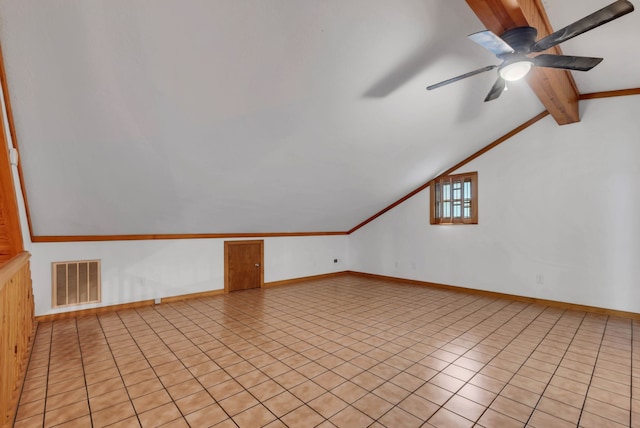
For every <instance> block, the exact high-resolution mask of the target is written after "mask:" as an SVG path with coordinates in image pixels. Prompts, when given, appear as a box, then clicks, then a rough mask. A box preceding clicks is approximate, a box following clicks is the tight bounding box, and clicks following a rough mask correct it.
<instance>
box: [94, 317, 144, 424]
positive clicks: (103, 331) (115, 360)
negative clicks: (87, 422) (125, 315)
mask: <svg viewBox="0 0 640 428" xmlns="http://www.w3.org/2000/svg"><path fill="white" fill-rule="evenodd" d="M113 313H114V314H115V316H118V318H119V315H118V312H117V311H114V312H113ZM100 315H102V314H98V315H96V318H97V321H98V325H99V326H100V330H101V331H102V334H103V336H104V340H105V343H106V345H107V347H108V348H109V352H110V353H111V358H112V359H113V363H114V365H115V367H116V370H117V371H118V376H120V380H121V381H122V385H123V386H124V390H125V393H126V394H127V397H128V398H129V402H130V403H131V407H133V399H132V398H131V395H129V390H128V389H127V384H126V383H125V382H124V377H123V376H122V372H121V371H120V367H119V366H118V360H117V359H116V356H115V354H114V353H113V348H112V346H111V343H110V342H109V337H108V336H107V334H106V333H105V330H104V322H103V320H102V317H101V316H100ZM125 328H126V326H125ZM129 335H130V334H129ZM87 395H88V391H87ZM133 411H134V412H135V414H136V419H137V420H138V423H140V425H141V426H142V423H141V422H140V418H139V417H138V413H137V412H136V411H135V407H133ZM121 420H122V419H121ZM116 422H119V421H114V423H116ZM91 424H92V425H94V424H95V423H94V421H93V414H92V415H91ZM110 425H111V424H110Z"/></svg>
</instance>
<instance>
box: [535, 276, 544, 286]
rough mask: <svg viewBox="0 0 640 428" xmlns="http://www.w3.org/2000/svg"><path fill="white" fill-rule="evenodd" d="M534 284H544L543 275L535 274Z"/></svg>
mask: <svg viewBox="0 0 640 428" xmlns="http://www.w3.org/2000/svg"><path fill="white" fill-rule="evenodd" d="M536 284H538V285H542V284H544V275H542V274H537V275H536Z"/></svg>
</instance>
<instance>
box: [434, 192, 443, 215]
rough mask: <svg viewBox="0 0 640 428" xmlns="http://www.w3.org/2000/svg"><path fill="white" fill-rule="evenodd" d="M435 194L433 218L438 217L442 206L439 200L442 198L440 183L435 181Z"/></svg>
mask: <svg viewBox="0 0 640 428" xmlns="http://www.w3.org/2000/svg"><path fill="white" fill-rule="evenodd" d="M435 195H436V196H435V201H434V202H435V218H440V217H441V214H442V211H441V209H442V207H441V204H440V201H441V200H442V194H441V193H440V183H436V187H435Z"/></svg>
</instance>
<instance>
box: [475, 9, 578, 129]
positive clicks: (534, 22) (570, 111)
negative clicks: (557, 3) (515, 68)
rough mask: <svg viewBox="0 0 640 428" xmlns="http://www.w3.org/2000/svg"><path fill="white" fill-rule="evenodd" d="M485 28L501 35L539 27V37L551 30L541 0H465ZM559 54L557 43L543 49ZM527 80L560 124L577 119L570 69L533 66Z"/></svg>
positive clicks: (576, 92) (574, 91) (549, 32)
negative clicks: (523, 28) (514, 30)
mask: <svg viewBox="0 0 640 428" xmlns="http://www.w3.org/2000/svg"><path fill="white" fill-rule="evenodd" d="M466 1H467V4H468V5H469V7H471V9H472V10H473V12H474V13H475V14H476V15H477V16H478V18H479V19H480V21H481V22H482V23H483V24H484V25H485V27H487V29H488V30H491V31H493V32H494V33H496V34H498V35H500V34H502V33H504V32H505V31H507V30H510V29H512V28H515V27H523V26H530V27H534V28H536V29H537V30H538V39H540V38H542V37H545V36H547V35H548V34H551V33H552V32H553V29H552V28H551V24H550V23H549V19H548V18H547V14H546V12H545V10H544V7H543V6H542V3H541V1H540V0H466ZM545 53H550V54H562V51H561V49H560V47H559V46H554V47H553V48H551V49H548V50H547V51H545ZM527 82H528V83H529V86H530V87H531V89H533V92H535V94H536V95H537V96H538V98H539V99H540V101H541V102H542V104H543V105H544V106H545V108H546V109H547V111H548V112H549V113H550V114H551V116H553V118H554V119H555V120H556V122H558V124H559V125H566V124H569V123H575V122H579V121H580V113H579V110H578V99H579V97H580V93H579V92H578V88H577V86H576V83H575V81H574V80H573V76H572V75H571V73H570V72H569V71H566V70H558V69H551V68H543V67H535V68H534V69H533V70H531V72H530V73H529V74H528V75H527Z"/></svg>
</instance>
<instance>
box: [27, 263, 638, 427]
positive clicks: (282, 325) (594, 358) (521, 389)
mask: <svg viewBox="0 0 640 428" xmlns="http://www.w3.org/2000/svg"><path fill="white" fill-rule="evenodd" d="M639 339H640V322H638V321H632V320H629V319H624V318H613V317H607V316H602V315H597V314H593V313H584V312H576V311H565V310H561V309H556V308H550V307H545V306H540V305H533V304H527V303H521V302H514V301H509V300H501V299H495V298H488V297H483V296H478V295H471V294H464V293H456V292H451V291H445V290H438V289H432V288H426V287H414V286H408V285H399V284H396V283H392V282H386V281H380V280H372V279H367V278H363V277H358V276H343V277H337V278H333V279H330V280H321V281H309V282H307V283H302V284H299V285H293V286H287V287H280V288H273V289H267V290H249V291H242V292H237V293H231V294H227V295H221V296H216V297H211V298H203V299H197V300H189V301H184V302H179V303H173V304H162V305H158V306H154V307H147V308H143V309H137V310H126V311H120V312H111V313H105V314H101V315H98V316H89V317H83V318H78V319H69V320H62V321H55V322H50V323H41V324H39V325H38V330H37V335H36V338H35V341H34V346H33V353H32V356H31V360H30V363H29V368H28V371H27V375H26V380H25V384H24V389H23V392H22V396H21V400H20V405H19V408H18V412H17V417H16V422H15V427H39V426H43V425H44V426H47V427H49V426H65V427H91V426H93V427H102V426H112V427H116V426H119V427H137V426H143V427H152V426H153V427H155V426H167V427H183V426H184V427H186V426H191V427H206V426H216V427H235V426H239V427H262V426H267V427H284V426H289V427H313V426H319V427H333V426H337V427H349V428H353V427H367V426H371V427H383V426H384V427H389V428H397V427H403V428H404V427H419V426H427V427H430V426H438V427H467V426H468V427H471V426H483V427H522V426H531V427H545V428H546V427H565V426H566V427H575V426H584V427H618V426H620V427H623V426H634V427H640V340H639Z"/></svg>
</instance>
